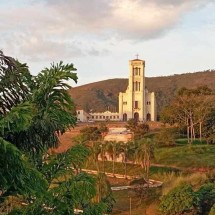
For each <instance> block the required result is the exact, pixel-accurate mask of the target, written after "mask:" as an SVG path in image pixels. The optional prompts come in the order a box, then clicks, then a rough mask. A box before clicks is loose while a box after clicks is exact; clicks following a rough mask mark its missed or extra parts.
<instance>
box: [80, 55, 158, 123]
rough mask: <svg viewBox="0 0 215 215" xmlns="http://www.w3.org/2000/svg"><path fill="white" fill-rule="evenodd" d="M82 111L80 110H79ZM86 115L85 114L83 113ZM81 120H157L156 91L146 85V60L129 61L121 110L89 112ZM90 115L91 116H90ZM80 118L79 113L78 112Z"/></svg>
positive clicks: (120, 102)
mask: <svg viewBox="0 0 215 215" xmlns="http://www.w3.org/2000/svg"><path fill="white" fill-rule="evenodd" d="M79 113H80V110H79ZM82 115H84V114H82ZM85 115H86V117H87V118H86V119H84V118H83V119H80V120H81V121H83V122H84V121H85V122H86V121H87V120H89V119H90V120H94V121H107V120H110V121H127V120H129V119H135V120H137V121H156V120H157V110H156V98H155V93H154V92H148V90H147V88H146V85H145V61H144V60H140V59H138V58H137V59H134V60H130V61H129V79H128V87H127V90H126V92H124V93H123V92H120V93H119V112H114V113H112V112H110V111H105V112H101V113H100V112H97V113H89V114H88V115H87V114H85ZM89 116H90V117H89ZM77 117H78V119H79V117H80V116H79V115H78V113H77Z"/></svg>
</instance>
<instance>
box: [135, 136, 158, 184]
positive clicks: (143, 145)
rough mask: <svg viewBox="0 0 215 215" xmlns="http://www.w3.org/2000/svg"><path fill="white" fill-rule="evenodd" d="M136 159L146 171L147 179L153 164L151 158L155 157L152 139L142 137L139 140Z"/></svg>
mask: <svg viewBox="0 0 215 215" xmlns="http://www.w3.org/2000/svg"><path fill="white" fill-rule="evenodd" d="M135 154H136V156H135V157H136V161H137V163H139V164H140V165H141V167H142V168H143V171H144V175H145V176H146V179H147V180H148V178H149V169H150V166H151V159H152V158H153V157H154V147H153V143H152V140H151V139H149V138H147V139H142V140H140V141H139V142H137V148H136V153H135Z"/></svg>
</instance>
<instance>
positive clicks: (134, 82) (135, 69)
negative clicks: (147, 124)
mask: <svg viewBox="0 0 215 215" xmlns="http://www.w3.org/2000/svg"><path fill="white" fill-rule="evenodd" d="M132 118H133V119H135V120H137V121H156V120H157V111H156V98H155V93H154V92H148V90H147V88H146V85H145V61H144V60H140V59H138V58H137V59H134V60H130V61H129V79H128V87H127V90H126V92H124V93H123V92H120V93H119V120H121V121H127V120H129V119H132Z"/></svg>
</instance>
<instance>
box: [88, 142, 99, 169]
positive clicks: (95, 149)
mask: <svg viewBox="0 0 215 215" xmlns="http://www.w3.org/2000/svg"><path fill="white" fill-rule="evenodd" d="M90 149H91V156H92V159H93V162H94V164H95V165H96V170H97V172H98V173H99V172H100V168H99V163H98V157H99V154H101V143H100V142H96V141H92V146H91V147H90Z"/></svg>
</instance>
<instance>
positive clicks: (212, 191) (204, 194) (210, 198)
mask: <svg viewBox="0 0 215 215" xmlns="http://www.w3.org/2000/svg"><path fill="white" fill-rule="evenodd" d="M197 194H198V197H199V199H200V205H201V208H202V214H208V213H209V211H210V210H211V208H212V206H213V205H214V204H215V184H212V183H208V184H204V185H202V186H201V187H200V189H199V191H198V192H197ZM214 209H215V208H214ZM214 209H213V210H214ZM214 212H215V211H214ZM214 214H215V213H214Z"/></svg>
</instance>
